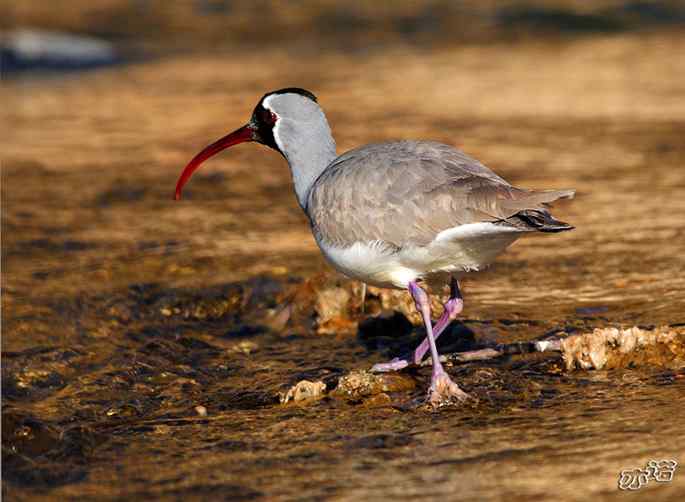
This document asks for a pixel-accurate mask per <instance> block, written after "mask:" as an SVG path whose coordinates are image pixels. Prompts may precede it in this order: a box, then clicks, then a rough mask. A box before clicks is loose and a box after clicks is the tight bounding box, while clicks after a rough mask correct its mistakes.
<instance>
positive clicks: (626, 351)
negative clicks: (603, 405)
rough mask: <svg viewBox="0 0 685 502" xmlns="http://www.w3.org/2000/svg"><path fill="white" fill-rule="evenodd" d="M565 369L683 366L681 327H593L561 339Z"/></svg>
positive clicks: (684, 345)
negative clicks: (587, 330) (591, 329)
mask: <svg viewBox="0 0 685 502" xmlns="http://www.w3.org/2000/svg"><path fill="white" fill-rule="evenodd" d="M561 350H562V356H563V359H564V363H565V364H566V369H567V370H569V371H570V370H573V369H576V368H578V369H614V368H624V367H627V366H642V365H655V366H663V367H679V366H683V365H685V329H677V328H669V327H660V328H656V329H653V330H644V329H640V328H638V327H636V326H634V327H632V328H628V329H619V328H597V329H595V330H594V331H593V332H592V333H583V334H579V335H572V336H569V337H568V338H566V339H564V340H562V342H561Z"/></svg>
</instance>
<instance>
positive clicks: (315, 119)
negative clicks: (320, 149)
mask: <svg viewBox="0 0 685 502" xmlns="http://www.w3.org/2000/svg"><path fill="white" fill-rule="evenodd" d="M322 123H323V124H325V127H326V128H328V122H327V121H326V118H325V116H324V114H323V111H322V110H321V107H320V106H319V105H318V103H317V102H316V96H314V94H312V93H311V92H309V91H306V90H304V89H300V88H297V87H288V88H285V89H280V90H278V91H273V92H269V93H267V94H265V95H264V96H263V97H262V99H260V100H259V103H257V106H256V107H255V109H254V111H253V112H252V117H251V118H250V121H249V122H248V123H247V124H245V125H244V126H242V127H241V128H239V129H236V130H235V131H233V132H232V133H230V134H227V135H226V136H224V137H223V138H221V139H219V140H217V141H215V142H214V143H212V144H211V145H209V146H207V147H205V148H204V149H203V150H202V151H201V152H199V153H198V154H197V155H195V157H193V158H192V160H191V161H190V162H188V165H186V167H185V169H183V172H182V173H181V176H180V177H179V179H178V182H177V183H176V192H175V196H174V198H175V199H176V200H179V199H180V198H181V191H182V190H183V186H184V185H185V184H186V183H187V182H188V180H189V179H190V177H191V176H192V175H193V173H194V172H195V170H196V169H197V168H198V167H200V165H201V164H202V163H203V162H204V161H205V160H207V159H208V158H210V157H211V156H213V155H215V154H217V153H219V152H220V151H222V150H225V149H226V148H229V147H231V146H234V145H238V144H240V143H245V142H247V141H256V142H258V143H261V144H263V145H266V146H268V147H271V148H273V149H274V150H276V151H278V152H279V153H281V155H283V156H284V157H286V159H287V158H288V152H289V151H292V150H293V149H296V148H297V146H298V144H299V143H301V142H302V141H306V139H307V136H310V135H312V134H316V132H317V129H319V128H321V127H322V125H321V124H322ZM327 130H328V132H329V134H330V129H327Z"/></svg>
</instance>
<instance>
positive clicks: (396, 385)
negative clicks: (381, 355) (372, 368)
mask: <svg viewBox="0 0 685 502" xmlns="http://www.w3.org/2000/svg"><path fill="white" fill-rule="evenodd" d="M415 387H416V382H415V381H414V379H413V378H411V377H409V376H407V375H404V374H401V373H383V374H374V373H370V372H368V371H364V370H361V371H352V372H350V373H348V374H347V375H344V376H342V377H340V379H339V380H338V386H337V387H336V388H335V390H334V391H333V394H334V395H336V396H339V397H346V398H352V399H359V398H362V397H365V396H372V395H375V394H380V393H382V392H399V391H407V390H413V389H414V388H415Z"/></svg>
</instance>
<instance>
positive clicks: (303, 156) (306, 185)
mask: <svg viewBox="0 0 685 502" xmlns="http://www.w3.org/2000/svg"><path fill="white" fill-rule="evenodd" d="M325 126H326V127H325V128H323V127H319V128H317V131H316V134H304V135H301V136H299V138H298V139H299V141H298V142H297V145H296V147H295V148H286V149H283V148H281V151H282V152H283V156H284V157H285V158H286V160H287V161H288V164H289V165H290V171H291V173H292V176H293V184H294V186H295V194H296V195H297V201H298V202H299V203H300V207H301V208H302V209H303V210H304V211H305V212H306V208H307V198H308V197H309V191H310V190H311V188H312V186H313V185H314V182H315V181H316V180H317V179H318V178H319V176H320V175H321V173H323V172H324V171H325V170H326V167H328V166H329V164H330V163H331V162H333V159H335V158H336V157H337V154H336V151H335V140H334V139H333V135H332V134H331V131H330V129H329V128H328V124H327V123H326V124H325Z"/></svg>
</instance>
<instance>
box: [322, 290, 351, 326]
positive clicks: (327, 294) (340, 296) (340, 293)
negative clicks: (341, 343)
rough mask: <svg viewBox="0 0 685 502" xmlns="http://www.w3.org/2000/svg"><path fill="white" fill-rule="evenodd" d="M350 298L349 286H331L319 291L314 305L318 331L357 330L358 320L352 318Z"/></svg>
mask: <svg viewBox="0 0 685 502" xmlns="http://www.w3.org/2000/svg"><path fill="white" fill-rule="evenodd" d="M350 298H351V294H350V291H349V288H343V287H330V288H325V289H322V290H319V291H318V292H317V296H316V302H315V305H314V311H315V312H316V315H317V328H316V332H317V333H319V334H321V335H328V334H335V333H353V332H355V331H356V330H357V322H356V321H355V320H353V319H351V318H350V309H351V305H350Z"/></svg>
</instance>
